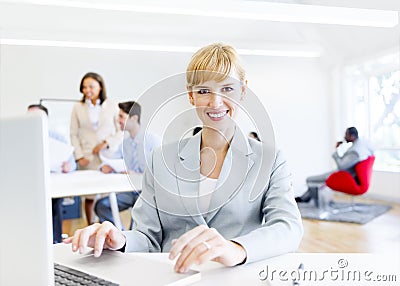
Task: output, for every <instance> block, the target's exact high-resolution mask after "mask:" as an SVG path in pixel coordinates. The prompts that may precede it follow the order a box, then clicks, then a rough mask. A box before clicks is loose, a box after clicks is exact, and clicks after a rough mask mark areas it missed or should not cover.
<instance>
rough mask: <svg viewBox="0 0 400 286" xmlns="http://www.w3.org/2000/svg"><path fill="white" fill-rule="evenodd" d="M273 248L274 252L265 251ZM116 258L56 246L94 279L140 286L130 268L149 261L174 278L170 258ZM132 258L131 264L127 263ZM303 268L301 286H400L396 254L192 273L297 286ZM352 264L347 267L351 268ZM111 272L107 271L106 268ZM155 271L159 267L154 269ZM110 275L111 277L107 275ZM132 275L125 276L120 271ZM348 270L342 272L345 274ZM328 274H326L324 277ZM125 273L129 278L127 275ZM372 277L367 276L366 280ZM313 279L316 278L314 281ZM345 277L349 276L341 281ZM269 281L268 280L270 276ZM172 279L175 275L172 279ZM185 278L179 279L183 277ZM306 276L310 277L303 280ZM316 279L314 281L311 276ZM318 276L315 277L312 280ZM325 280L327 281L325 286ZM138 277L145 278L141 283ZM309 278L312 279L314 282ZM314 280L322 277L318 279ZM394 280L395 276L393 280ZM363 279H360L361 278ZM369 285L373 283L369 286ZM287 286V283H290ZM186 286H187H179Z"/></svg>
mask: <svg viewBox="0 0 400 286" xmlns="http://www.w3.org/2000/svg"><path fill="white" fill-rule="evenodd" d="M266 247H273V246H266ZM117 256H120V257H125V259H121V260H120V261H118V260H117V259H114V260H113V261H112V269H110V268H109V267H111V265H109V264H111V262H110V261H107V260H106V259H105V260H103V261H102V260H101V257H100V259H99V258H94V257H93V256H91V255H90V256H87V255H80V254H77V253H72V251H71V246H70V245H63V244H59V245H55V246H54V259H55V262H58V263H61V264H64V265H68V266H70V267H73V268H76V269H78V270H81V271H85V272H88V273H89V274H93V275H97V276H99V277H102V278H104V279H108V280H112V281H116V282H118V283H120V284H121V285H135V284H136V285H141V284H140V283H139V284H137V283H135V282H139V281H142V280H141V279H142V276H143V274H142V273H137V272H135V269H134V268H133V267H129V259H131V260H134V259H136V260H137V259H140V258H141V257H145V258H146V261H148V260H149V259H150V260H155V261H158V262H160V261H163V262H164V263H165V264H169V265H170V269H168V267H169V265H167V270H166V271H170V273H172V272H173V262H172V261H170V260H169V259H168V254H167V253H157V254H154V253H126V254H122V253H117ZM127 258H128V259H127ZM300 263H303V265H304V270H301V271H300V272H298V273H302V274H301V275H303V276H302V277H305V279H304V278H303V280H300V282H299V285H300V286H303V285H324V286H325V285H332V286H342V285H360V286H361V285H362V286H369V285H371V286H376V285H382V286H386V285H399V284H398V283H399V281H400V257H399V256H398V255H397V254H395V253H392V254H387V255H382V254H380V255H379V254H355V253H329V254H326V253H291V254H286V255H282V256H279V257H274V258H271V259H267V260H264V261H260V262H256V263H251V264H246V265H242V266H237V267H224V266H221V265H220V264H218V263H215V262H208V263H206V264H205V265H202V266H200V267H193V268H194V269H195V270H198V271H200V273H201V280H200V281H198V282H195V283H194V284H193V285H247V286H250V285H272V286H278V285H285V286H289V285H293V281H292V279H291V276H290V275H291V273H292V272H294V273H297V269H298V266H299V265H300ZM346 263H347V266H346ZM107 266H108V267H107ZM154 267H156V266H154ZM154 267H151V266H150V267H148V269H147V270H146V273H145V277H146V275H147V277H148V282H149V283H146V285H160V284H159V283H156V282H154V281H155V280H156V279H155V277H154V275H155V272H157V271H158V270H155V269H154ZM107 269H108V271H107ZM123 269H125V270H128V271H120V270H123ZM342 270H343V271H342ZM324 271H325V274H323V273H324ZM354 271H355V272H357V273H360V281H358V280H356V281H353V280H352V279H353V273H354ZM125 272H126V273H125ZM366 272H367V274H365V273H366ZM311 273H314V274H316V275H317V276H315V275H314V274H311ZM342 273H343V274H344V275H345V277H344V279H342V276H343V275H342ZM348 273H350V275H351V276H350V279H349V280H348V279H347V274H348ZM267 274H268V277H267V278H266V275H267ZM168 275H170V274H168ZM178 275H180V274H178ZM304 275H305V276H304ZM310 275H311V276H310ZM313 275H314V276H313ZM323 275H325V276H324V279H323V280H320V279H321V278H322V277H323ZM377 275H386V278H389V275H397V277H396V279H397V280H396V282H391V283H388V282H387V281H386V282H378V281H373V280H376V278H377ZM135 276H140V277H141V278H140V279H139V277H138V279H137V280H138V281H136V280H135ZM309 277H311V278H310V279H309ZM314 277H317V278H316V279H315V278H314ZM392 277H393V276H392ZM356 278H358V277H356ZM368 279H370V281H367V280H368ZM285 280H286V281H285ZM396 283H397V284H396ZM180 285H182V284H180Z"/></svg>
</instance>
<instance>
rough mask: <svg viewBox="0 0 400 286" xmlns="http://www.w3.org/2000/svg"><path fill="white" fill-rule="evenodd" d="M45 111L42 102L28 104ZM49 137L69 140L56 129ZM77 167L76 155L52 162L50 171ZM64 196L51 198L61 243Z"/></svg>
mask: <svg viewBox="0 0 400 286" xmlns="http://www.w3.org/2000/svg"><path fill="white" fill-rule="evenodd" d="M38 110H39V111H40V112H44V113H45V114H46V116H48V115H49V111H48V109H47V108H46V107H45V106H43V105H41V104H31V105H29V106H28V112H34V111H38ZM49 138H52V139H54V140H57V141H60V142H62V143H65V144H66V143H67V140H66V139H65V138H64V136H62V135H61V134H59V133H58V132H56V131H54V130H49ZM51 158H52V154H51V153H50V161H51ZM75 169H76V163H75V159H74V157H73V156H72V155H71V157H69V158H68V160H67V161H64V162H62V163H61V165H59V166H57V165H56V164H50V172H53V173H61V172H62V173H68V172H71V171H74V170H75ZM63 200H64V199H63V198H53V199H51V210H52V219H53V243H60V242H61V241H62V237H61V235H62V221H63V208H62V203H63Z"/></svg>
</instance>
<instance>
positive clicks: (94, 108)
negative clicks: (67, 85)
mask: <svg viewBox="0 0 400 286" xmlns="http://www.w3.org/2000/svg"><path fill="white" fill-rule="evenodd" d="M85 101H86V105H87V107H88V112H89V119H90V123H91V124H92V126H93V129H94V130H97V128H98V127H99V117H100V111H101V106H100V99H97V100H96V104H95V105H93V103H92V101H91V100H90V99H86V100H85Z"/></svg>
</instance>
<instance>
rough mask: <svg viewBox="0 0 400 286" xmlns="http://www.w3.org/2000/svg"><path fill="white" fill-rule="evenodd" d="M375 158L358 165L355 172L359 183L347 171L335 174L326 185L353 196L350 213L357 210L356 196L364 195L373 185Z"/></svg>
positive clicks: (372, 157)
mask: <svg viewBox="0 0 400 286" xmlns="http://www.w3.org/2000/svg"><path fill="white" fill-rule="evenodd" d="M374 161H375V156H370V157H368V158H367V159H365V160H364V161H361V162H359V163H357V165H356V166H355V171H356V175H357V179H358V182H357V181H356V180H355V179H354V177H353V176H352V175H351V174H350V173H349V172H346V171H338V172H335V173H333V174H332V175H330V176H329V177H328V179H327V180H326V182H325V183H326V185H327V186H328V187H329V188H330V189H332V190H333V191H337V192H342V193H346V194H349V195H352V196H351V207H350V208H347V209H348V211H352V210H355V205H354V196H359V195H362V194H364V193H365V192H366V191H367V190H368V188H369V185H370V183H371V177H372V166H373V165H374ZM338 212H342V211H341V210H340V209H339V210H334V211H333V213H338Z"/></svg>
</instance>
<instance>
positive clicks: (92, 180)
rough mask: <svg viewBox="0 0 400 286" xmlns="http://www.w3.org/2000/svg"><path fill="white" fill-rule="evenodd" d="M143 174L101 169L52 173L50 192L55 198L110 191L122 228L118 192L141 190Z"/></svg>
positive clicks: (118, 225)
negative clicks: (109, 171)
mask: <svg viewBox="0 0 400 286" xmlns="http://www.w3.org/2000/svg"><path fill="white" fill-rule="evenodd" d="M141 187H142V175H139V174H129V175H127V174H103V173H102V172H100V171H93V170H87V171H75V172H70V173H66V174H58V173H52V174H51V175H50V192H51V196H52V197H53V198H60V197H71V196H83V195H92V194H104V193H109V197H110V205H111V211H112V214H113V218H114V223H115V225H116V226H117V227H118V228H119V229H121V227H122V223H121V219H120V216H119V210H118V205H117V199H116V194H115V193H118V192H128V191H133V190H140V189H141Z"/></svg>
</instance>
